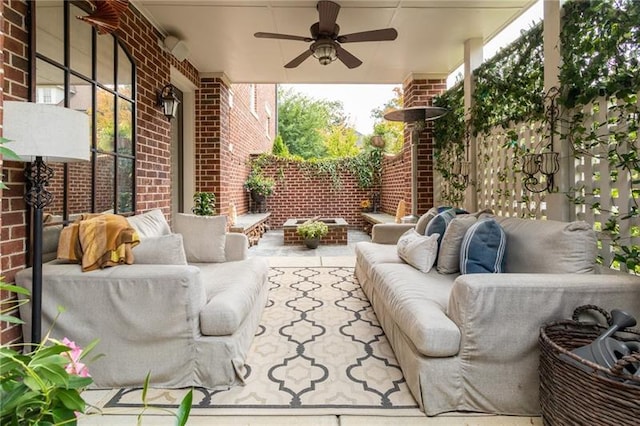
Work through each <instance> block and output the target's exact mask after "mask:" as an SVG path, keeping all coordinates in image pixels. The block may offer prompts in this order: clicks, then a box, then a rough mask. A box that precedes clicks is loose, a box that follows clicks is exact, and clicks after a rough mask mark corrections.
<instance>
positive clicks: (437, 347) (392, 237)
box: [355, 218, 640, 415]
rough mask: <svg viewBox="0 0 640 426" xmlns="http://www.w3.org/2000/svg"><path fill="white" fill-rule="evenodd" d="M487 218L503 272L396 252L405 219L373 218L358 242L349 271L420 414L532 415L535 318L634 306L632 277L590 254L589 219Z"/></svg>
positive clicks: (637, 284)
mask: <svg viewBox="0 0 640 426" xmlns="http://www.w3.org/2000/svg"><path fill="white" fill-rule="evenodd" d="M457 219H458V218H457ZM494 219H495V220H496V222H498V223H499V224H500V225H501V227H502V229H503V230H504V235H505V236H506V250H505V253H504V273H478V274H465V275H460V274H459V273H450V274H443V273H439V272H438V271H437V270H436V266H434V267H433V269H431V270H430V271H429V272H428V273H423V272H421V271H419V270H418V269H416V268H414V267H412V266H411V265H409V264H407V263H405V262H404V261H403V260H402V259H401V258H400V257H399V256H398V250H397V246H396V244H395V242H396V241H397V240H398V237H399V236H400V235H401V234H402V233H403V232H404V231H405V230H406V229H407V225H405V224H380V225H375V226H374V228H373V234H372V242H360V243H358V244H357V245H356V269H355V273H356V276H357V278H358V280H359V282H360V284H361V286H362V288H363V290H364V292H365V293H366V295H367V297H368V298H369V300H370V301H371V304H372V306H373V308H374V310H375V313H376V315H377V317H378V320H379V321H380V323H381V325H382V328H383V329H384V332H385V334H386V336H387V338H388V339H389V341H390V344H391V346H392V348H393V350H394V352H395V355H396V358H397V360H398V363H399V364H400V367H401V368H402V371H403V373H404V377H405V379H406V381H407V384H408V386H409V389H410V390H411V392H412V393H413V395H414V397H415V398H416V400H417V401H418V403H419V405H420V406H421V408H422V409H423V410H424V411H425V413H426V414H427V415H436V414H439V413H444V412H449V411H472V412H484V413H495V414H514V415H538V414H539V413H540V406H539V400H538V398H539V396H538V387H539V379H538V357H539V351H538V343H537V341H538V336H539V331H540V328H541V326H543V325H544V324H545V323H548V322H551V321H555V320H560V319H566V318H569V317H571V314H572V311H573V309H574V308H576V307H577V306H579V305H584V304H596V305H599V306H601V307H603V308H605V309H607V310H611V309H613V308H619V309H623V310H627V311H628V312H630V313H632V314H634V315H635V316H638V315H640V278H638V277H636V276H631V275H628V274H624V273H617V272H614V271H612V270H610V269H608V268H603V267H600V266H598V265H596V264H595V258H596V239H595V235H594V233H593V231H592V229H591V226H589V225H588V224H586V223H584V222H573V223H563V222H556V221H551V220H548V221H542V220H524V219H518V218H494ZM452 223H453V222H452ZM427 226H428V225H427ZM449 227H451V225H449ZM421 232H424V223H423V224H422V229H421ZM447 232H449V229H448V228H447V230H446V231H445V236H446V233H447ZM442 244H443V245H444V240H443V243H442ZM442 250H443V249H442V247H441V248H440V256H443V253H442ZM439 263H440V259H439V260H438V264H439Z"/></svg>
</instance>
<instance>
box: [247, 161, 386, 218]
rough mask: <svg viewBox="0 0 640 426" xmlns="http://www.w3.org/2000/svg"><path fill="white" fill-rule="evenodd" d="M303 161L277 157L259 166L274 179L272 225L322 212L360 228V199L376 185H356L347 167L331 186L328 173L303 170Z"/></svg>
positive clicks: (367, 196)
mask: <svg viewBox="0 0 640 426" xmlns="http://www.w3.org/2000/svg"><path fill="white" fill-rule="evenodd" d="M302 164H303V163H301V162H299V161H295V160H287V159H278V160H277V161H275V162H270V163H269V164H267V165H265V166H264V167H263V168H262V173H263V174H264V175H265V176H267V177H271V178H273V179H274V180H275V182H276V186H275V193H274V194H273V195H271V196H270V197H268V198H267V210H268V211H270V212H271V217H270V218H269V225H270V226H271V228H273V229H280V228H282V225H283V224H284V223H285V222H286V221H287V219H291V218H310V217H314V216H322V217H341V218H343V219H344V220H346V221H347V223H348V224H349V228H351V229H362V228H363V226H364V221H363V220H362V218H361V215H360V212H361V209H360V201H362V200H364V199H369V200H370V199H371V194H372V192H373V191H374V190H376V189H377V188H372V189H366V190H365V189H361V188H358V182H357V179H356V177H355V176H354V175H353V174H351V173H350V172H349V171H347V170H342V171H341V172H340V173H339V175H338V176H339V181H340V185H339V187H334V186H333V185H332V181H331V179H330V178H329V176H327V175H324V174H316V173H315V172H312V171H310V170H305V169H304V166H303V165H302ZM246 197H247V199H248V197H249V194H248V193H247V194H246Z"/></svg>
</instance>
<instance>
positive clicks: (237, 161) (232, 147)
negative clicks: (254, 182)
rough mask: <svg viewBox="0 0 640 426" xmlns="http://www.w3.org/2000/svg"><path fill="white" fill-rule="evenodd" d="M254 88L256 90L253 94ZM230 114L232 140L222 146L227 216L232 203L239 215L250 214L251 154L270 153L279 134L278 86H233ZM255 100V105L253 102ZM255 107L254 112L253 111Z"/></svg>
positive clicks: (223, 202)
mask: <svg viewBox="0 0 640 426" xmlns="http://www.w3.org/2000/svg"><path fill="white" fill-rule="evenodd" d="M252 86H253V88H254V90H252ZM231 92H232V93H233V107H232V108H230V112H229V130H230V134H229V139H228V141H226V142H223V146H222V159H223V161H222V164H223V166H222V167H223V170H222V179H223V192H222V193H221V197H220V202H219V203H218V205H219V206H220V208H221V210H220V211H221V212H222V213H223V214H226V213H227V208H228V205H229V202H233V203H234V204H235V206H236V209H237V212H238V214H243V213H246V212H248V211H249V194H248V193H247V192H246V191H245V190H244V188H243V184H244V181H245V180H246V179H247V176H248V175H249V171H250V169H251V168H250V166H249V162H248V161H247V159H248V158H249V156H250V155H251V154H256V153H262V152H271V149H272V147H273V139H274V138H275V134H276V111H275V109H276V85H275V84H256V85H249V84H234V85H232V86H231ZM251 97H254V102H252V101H251ZM252 104H254V105H255V109H253V108H252Z"/></svg>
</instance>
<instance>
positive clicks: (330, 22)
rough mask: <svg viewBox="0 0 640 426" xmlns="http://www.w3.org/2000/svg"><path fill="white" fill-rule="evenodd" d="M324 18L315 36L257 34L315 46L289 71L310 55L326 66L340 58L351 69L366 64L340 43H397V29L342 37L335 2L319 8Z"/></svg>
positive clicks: (322, 0)
mask: <svg viewBox="0 0 640 426" xmlns="http://www.w3.org/2000/svg"><path fill="white" fill-rule="evenodd" d="M316 8H317V9H318V14H319V15H320V19H319V20H318V22H316V23H315V24H313V25H311V28H310V29H309V30H310V32H311V37H302V36H295V35H288V34H276V33H261V32H258V33H255V34H254V36H255V37H257V38H274V39H279V40H295V41H304V42H307V43H311V42H313V43H311V45H310V46H309V49H307V50H306V51H304V52H303V53H302V54H300V55H299V56H297V57H296V58H294V59H293V60H292V61H291V62H289V63H288V64H286V65H285V66H284V67H285V68H295V67H297V66H298V65H300V64H301V63H302V62H303V61H304V60H305V59H307V58H308V57H309V56H312V55H313V56H314V57H315V58H317V59H318V60H319V61H320V63H321V64H322V65H328V64H330V63H331V62H333V61H335V60H336V59H339V60H340V61H342V63H343V64H345V65H346V66H347V67H348V68H356V67H359V66H360V65H362V61H361V60H360V59H358V58H356V57H355V56H353V55H352V54H351V53H349V52H347V51H346V50H345V49H344V48H343V47H342V46H341V45H340V44H341V43H342V44H343V43H355V42H362V41H387V40H395V39H396V37H398V32H397V31H396V30H395V28H384V29H380V30H371V31H363V32H360V33H353V34H346V35H338V34H339V33H340V27H339V26H338V24H336V19H337V18H338V12H339V11H340V5H339V4H337V3H334V2H332V1H326V0H320V1H319V2H318V5H317V6H316Z"/></svg>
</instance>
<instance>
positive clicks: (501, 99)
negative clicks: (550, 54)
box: [471, 24, 544, 134]
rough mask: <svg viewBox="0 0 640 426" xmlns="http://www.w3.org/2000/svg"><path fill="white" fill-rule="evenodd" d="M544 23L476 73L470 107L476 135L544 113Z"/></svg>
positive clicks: (487, 62)
mask: <svg viewBox="0 0 640 426" xmlns="http://www.w3.org/2000/svg"><path fill="white" fill-rule="evenodd" d="M542 53H543V49H542V24H538V25H536V26H534V27H532V28H531V29H529V30H528V31H525V32H523V33H522V35H521V36H520V38H518V39H517V40H516V41H515V42H513V43H512V44H510V45H509V46H507V47H505V48H504V49H502V50H501V51H500V52H498V53H497V54H496V55H495V56H494V57H493V58H491V59H490V60H488V61H486V62H485V63H483V64H482V65H481V66H479V67H478V68H477V69H476V70H475V71H474V72H473V76H474V79H475V89H474V92H473V100H474V102H473V106H472V108H471V123H472V125H473V130H474V134H478V133H485V134H487V133H489V132H490V131H491V129H492V128H494V127H496V126H502V127H503V128H504V129H506V128H508V127H509V124H510V123H519V122H522V121H527V120H532V121H535V120H540V119H542V118H543V115H544V102H543V97H544V93H543V92H544V81H543V77H544V62H543V55H542Z"/></svg>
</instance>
